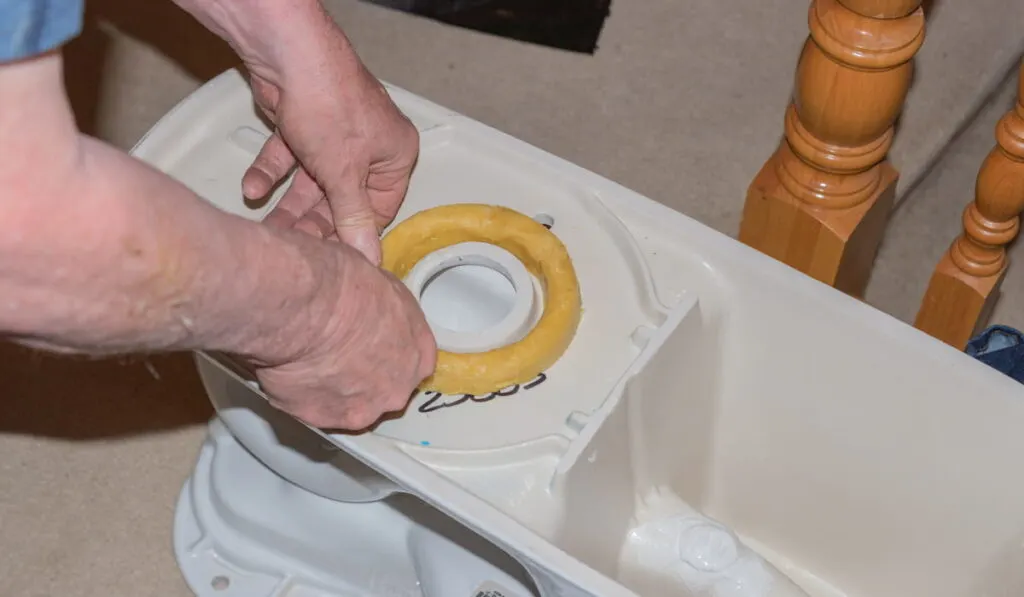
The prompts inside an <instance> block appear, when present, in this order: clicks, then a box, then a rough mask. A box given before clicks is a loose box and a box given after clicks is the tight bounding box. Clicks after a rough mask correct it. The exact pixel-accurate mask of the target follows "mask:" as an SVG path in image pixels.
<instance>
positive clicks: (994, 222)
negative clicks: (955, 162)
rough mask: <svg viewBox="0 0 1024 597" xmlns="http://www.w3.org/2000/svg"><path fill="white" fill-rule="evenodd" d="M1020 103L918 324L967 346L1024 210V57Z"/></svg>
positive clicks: (1002, 124)
mask: <svg viewBox="0 0 1024 597" xmlns="http://www.w3.org/2000/svg"><path fill="white" fill-rule="evenodd" d="M1019 77H1020V81H1019V84H1018V94H1017V105H1016V106H1015V107H1014V108H1013V109H1012V110H1010V111H1009V112H1007V113H1006V115H1005V116H1003V118H1002V119H1001V120H1000V121H999V124H998V125H997V126H996V146H995V147H994V148H993V149H992V151H991V152H990V153H989V154H988V157H986V158H985V161H984V162H983V163H982V165H981V170H980V171H979V172H978V181H977V183H976V184H975V188H974V201H973V202H971V204H970V205H968V206H967V209H966V210H964V216H963V224H964V231H963V233H962V234H961V235H960V236H959V237H958V238H957V239H956V240H955V241H953V244H952V246H950V248H949V251H947V252H946V253H945V255H943V256H942V259H941V260H940V261H939V264H938V265H937V266H936V268H935V273H933V274H932V278H931V282H930V283H929V284H928V290H927V292H926V293H925V296H924V300H923V301H922V303H921V310H920V311H919V312H918V314H917V321H916V322H915V325H916V326H917V328H918V329H920V330H922V331H924V332H926V333H928V334H931V335H932V336H935V337H936V338H938V339H939V340H942V341H943V342H946V343H947V344H951V345H953V346H955V347H957V348H960V349H962V348H964V347H965V346H966V345H967V341H968V340H970V339H971V336H973V335H974V334H975V332H977V331H978V328H979V327H980V326H981V325H983V324H984V323H985V321H986V320H987V319H988V316H989V314H990V312H991V310H992V307H993V306H995V301H996V298H997V296H998V294H999V285H1000V284H1001V283H1002V281H1003V277H1004V276H1005V275H1006V268H1007V265H1008V263H1007V259H1006V245H1008V244H1009V243H1010V242H1011V241H1013V239H1014V238H1015V237H1016V236H1017V234H1018V232H1019V230H1020V214H1021V212H1022V211H1024V62H1022V63H1021V66H1020V73H1019Z"/></svg>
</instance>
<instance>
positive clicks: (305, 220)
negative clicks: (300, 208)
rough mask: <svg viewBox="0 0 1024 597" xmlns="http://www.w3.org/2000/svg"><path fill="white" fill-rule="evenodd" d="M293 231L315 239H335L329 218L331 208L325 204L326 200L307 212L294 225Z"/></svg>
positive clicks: (332, 224) (332, 225) (332, 223)
mask: <svg viewBox="0 0 1024 597" xmlns="http://www.w3.org/2000/svg"><path fill="white" fill-rule="evenodd" d="M295 229H296V230H300V231H302V232H305V233H306V234H311V235H313V236H315V237H317V238H323V239H326V238H328V237H330V236H335V237H336V232H335V229H334V222H333V221H332V218H331V206H330V205H329V204H328V203H327V200H326V199H322V200H321V201H320V202H319V203H317V204H316V205H315V206H313V208H312V209H310V210H309V211H307V212H306V214H305V215H303V216H302V217H301V218H300V219H299V221H298V222H297V223H296V224H295Z"/></svg>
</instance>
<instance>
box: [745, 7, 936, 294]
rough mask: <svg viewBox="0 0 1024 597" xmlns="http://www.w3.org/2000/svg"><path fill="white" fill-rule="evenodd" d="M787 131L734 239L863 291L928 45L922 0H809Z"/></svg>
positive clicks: (818, 276) (749, 198)
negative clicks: (893, 152)
mask: <svg viewBox="0 0 1024 597" xmlns="http://www.w3.org/2000/svg"><path fill="white" fill-rule="evenodd" d="M808 22H809V28H810V36H809V37H808V39H807V41H806V43H805V44H804V47H803V51H802V52H801V54H800V60H799V62H798V66H797V72H796V88H795V92H794V98H793V102H792V103H791V104H790V106H789V109H788V110H787V113H786V118H785V138H784V139H783V141H782V143H780V145H779V148H778V149H777V150H776V152H775V153H774V154H773V155H772V156H771V158H769V160H768V161H767V162H766V163H765V165H764V166H763V167H762V169H761V171H760V172H759V173H758V175H757V176H756V177H755V179H754V181H753V183H752V184H751V185H750V188H749V190H748V192H747V199H746V204H745V206H744V209H743V221H742V223H741V225H740V234H739V240H740V241H742V242H744V243H746V244H747V245H749V246H751V247H754V248H755V249H758V250H759V251H761V252H763V253H765V254H767V255H770V256H772V257H774V258H776V259H778V260H780V261H782V262H784V263H787V264H789V265H790V266H792V267H794V268H796V269H798V270H800V271H802V272H804V273H806V274H808V275H810V276H812V277H813V278H815V279H817V280H819V281H821V282H824V283H826V284H829V285H832V286H834V287H836V288H838V289H840V290H842V291H844V292H846V293H848V294H851V295H853V296H856V297H861V296H862V295H863V292H864V288H865V286H866V285H867V280H868V278H869V276H870V273H871V267H872V264H873V262H874V259H875V255H876V253H877V251H878V246H879V244H880V243H881V240H882V236H883V235H884V233H885V225H886V222H887V221H888V218H889V213H890V211H891V210H892V204H893V197H894V193H895V186H896V180H897V177H898V175H897V172H896V170H895V169H894V168H893V167H892V166H891V165H890V164H889V162H888V161H887V160H886V159H885V157H886V154H887V153H888V151H889V147H890V146H891V145H892V139H893V123H894V122H895V121H896V117H897V116H898V115H899V113H900V111H901V110H902V108H903V101H904V99H905V97H906V94H907V90H908V89H909V87H910V79H911V74H912V70H913V66H912V64H913V63H912V59H913V57H914V55H915V54H916V53H917V50H918V49H919V48H920V47H921V44H922V43H923V42H924V29H925V21H924V12H923V11H922V9H921V0H813V1H812V2H811V6H810V11H809V19H808Z"/></svg>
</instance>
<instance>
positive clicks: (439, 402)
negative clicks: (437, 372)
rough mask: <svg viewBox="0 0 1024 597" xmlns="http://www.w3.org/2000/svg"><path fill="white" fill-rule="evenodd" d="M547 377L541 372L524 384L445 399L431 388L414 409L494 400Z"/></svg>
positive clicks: (426, 410) (423, 410) (428, 410)
mask: <svg viewBox="0 0 1024 597" xmlns="http://www.w3.org/2000/svg"><path fill="white" fill-rule="evenodd" d="M547 378H548V376H547V375H545V374H543V373H541V374H540V375H538V376H537V377H536V378H535V379H533V381H530V382H529V383H526V384H523V385H519V384H515V385H511V386H508V387H507V388H502V389H500V390H498V391H497V392H491V393H490V394H485V395H483V396H476V395H474V394H462V395H459V396H447V398H449V400H445V399H444V398H445V394H442V393H440V392H435V391H433V390H430V391H427V392H423V395H424V396H426V397H427V401H426V402H424V403H423V404H421V405H420V407H419V408H417V409H416V410H418V411H419V412H421V413H423V414H430V413H432V412H437V411H439V410H441V409H443V408H452V407H455V406H459V405H460V404H465V403H467V402H476V403H484V402H490V401H491V400H494V399H495V398H507V397H509V396H514V395H516V394H518V393H519V392H520V390H530V389H533V388H535V387H537V386H539V385H540V384H542V383H544V382H545V381H546V380H547Z"/></svg>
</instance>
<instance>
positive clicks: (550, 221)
mask: <svg viewBox="0 0 1024 597" xmlns="http://www.w3.org/2000/svg"><path fill="white" fill-rule="evenodd" d="M533 219H534V221H536V222H537V223H538V224H540V225H541V226H543V227H545V228H547V229H548V230H551V227H552V226H554V225H555V219H554V218H553V217H551V216H549V215H548V214H537V215H535V216H533Z"/></svg>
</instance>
